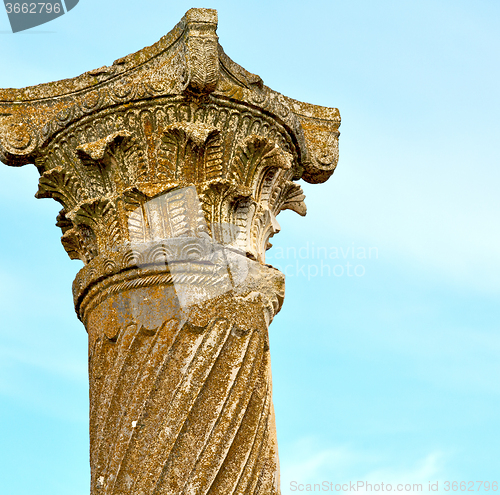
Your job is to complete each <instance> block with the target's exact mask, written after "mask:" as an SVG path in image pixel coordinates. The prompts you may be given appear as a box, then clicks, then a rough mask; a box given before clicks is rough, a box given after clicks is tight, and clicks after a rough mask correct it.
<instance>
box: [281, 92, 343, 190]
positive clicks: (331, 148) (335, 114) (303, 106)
mask: <svg viewBox="0 0 500 495" xmlns="http://www.w3.org/2000/svg"><path fill="white" fill-rule="evenodd" d="M286 101H287V103H288V105H290V107H291V109H292V111H293V113H294V114H295V115H296V117H297V118H298V119H299V122H300V125H301V127H302V130H303V132H304V137H305V140H306V146H307V152H308V156H306V157H304V159H303V165H304V174H303V175H302V179H304V180H305V181H306V182H309V183H311V184H319V183H321V182H325V181H326V180H328V178H329V177H330V176H331V175H332V174H333V172H334V171H335V168H336V167H337V163H338V160H339V135H340V132H339V126H340V113H339V111H338V109H337V108H327V107H320V106H318V105H311V104H309V103H303V102H301V101H297V100H293V99H292V98H286Z"/></svg>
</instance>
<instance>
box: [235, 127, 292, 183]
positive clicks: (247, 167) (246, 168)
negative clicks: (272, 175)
mask: <svg viewBox="0 0 500 495" xmlns="http://www.w3.org/2000/svg"><path fill="white" fill-rule="evenodd" d="M270 167H276V168H283V169H289V168H290V167H291V159H290V155H289V154H288V153H286V152H284V151H283V150H282V149H281V148H280V147H279V146H278V145H277V144H276V143H274V142H273V141H271V140H270V139H267V138H265V137H261V136H256V135H251V136H249V137H248V138H246V139H245V141H244V142H243V144H242V145H241V146H240V147H239V149H238V151H237V153H236V156H235V157H234V159H233V162H232V164H231V172H232V176H233V178H234V179H235V180H236V181H237V182H238V184H241V185H242V186H247V187H252V186H254V185H255V184H256V183H257V182H258V181H259V179H260V177H262V175H263V174H264V173H265V169H267V168H270Z"/></svg>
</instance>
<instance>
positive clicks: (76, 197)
mask: <svg viewBox="0 0 500 495" xmlns="http://www.w3.org/2000/svg"><path fill="white" fill-rule="evenodd" d="M35 197H36V198H54V199H55V200H56V201H58V202H59V203H61V204H62V205H63V206H64V207H65V208H66V209H67V210H71V209H73V208H74V207H75V206H77V205H78V204H79V203H80V202H82V201H84V200H85V199H86V193H85V189H84V188H83V187H82V184H81V182H80V180H79V179H78V178H77V177H75V175H74V174H73V173H71V172H70V171H68V170H64V169H63V168H62V167H56V168H53V169H51V170H48V171H47V172H44V174H43V175H42V176H41V177H40V180H39V186H38V192H37V193H36V194H35Z"/></svg>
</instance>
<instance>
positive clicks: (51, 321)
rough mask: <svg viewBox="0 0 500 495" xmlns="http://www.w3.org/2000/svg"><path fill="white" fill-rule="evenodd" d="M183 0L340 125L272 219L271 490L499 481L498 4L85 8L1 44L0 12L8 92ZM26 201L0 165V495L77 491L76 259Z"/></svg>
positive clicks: (85, 0)
mask: <svg viewBox="0 0 500 495" xmlns="http://www.w3.org/2000/svg"><path fill="white" fill-rule="evenodd" d="M194 6H203V7H210V8H217V9H218V11H219V29H218V35H219V39H220V43H221V45H222V46H223V47H224V49H225V51H226V53H227V54H228V55H229V56H230V57H231V58H233V60H235V61H236V62H237V63H239V64H240V65H242V66H243V67H245V68H246V69H247V70H249V71H251V72H255V73H257V74H259V75H260V76H261V77H262V78H263V80H264V82H265V84H267V85H268V86H270V87H272V88H273V89H275V90H277V91H280V92H282V93H283V94H285V95H287V96H290V97H293V98H295V99H298V100H303V101H307V102H310V103H315V104H320V105H325V106H335V107H338V108H339V109H340V112H341V115H342V126H341V138H340V161H339V165H338V168H337V170H336V172H335V174H334V175H333V176H332V178H331V179H330V180H329V181H328V182H327V183H326V184H323V185H315V186H311V185H308V184H306V185H303V187H304V190H305V192H306V195H307V199H306V203H307V205H308V215H307V217H305V218H301V217H299V216H298V215H295V214H294V213H292V212H288V211H286V212H284V213H283V214H281V215H280V216H279V217H278V220H279V222H280V224H281V227H282V232H281V233H280V234H278V235H277V236H275V237H274V239H273V241H272V242H273V244H274V248H273V249H272V250H271V251H269V257H268V260H269V262H271V263H273V264H275V265H279V266H281V268H283V269H285V268H286V267H287V266H288V274H289V275H288V276H287V281H286V284H287V285H286V291H287V294H286V299H285V305H284V307H283V309H282V311H281V313H280V314H279V315H278V316H277V317H276V319H275V321H274V322H273V324H272V326H271V329H270V335H271V352H272V362H273V377H274V403H275V408H276V415H277V428H278V438H279V449H280V461H281V469H282V491H283V493H284V494H287V495H288V494H289V493H294V492H293V491H291V485H290V482H291V481H297V482H299V483H320V482H322V481H324V480H327V481H331V482H334V483H337V482H339V483H340V482H346V481H357V480H367V481H372V482H374V483H376V482H381V481H383V482H385V483H388V482H394V483H396V482H402V483H407V482H408V483H413V482H415V483H423V484H424V488H425V487H426V486H427V484H428V482H429V481H433V482H434V481H437V480H440V481H441V483H442V482H443V481H445V480H450V481H453V480H458V481H462V480H463V481H469V480H489V481H495V480H496V481H500V480H499V478H500V473H499V471H498V466H499V462H500V445H499V438H500V427H499V421H498V418H499V417H500V381H499V376H500V359H499V358H500V333H499V331H498V330H499V320H500V318H499V295H500V277H499V275H500V233H499V219H500V195H499V193H498V190H499V183H500V167H499V165H500V163H499V161H500V160H499V152H498V144H497V143H498V135H499V132H500V124H499V119H498V115H499V111H500V96H499V91H498V81H499V80H500V57H499V53H500V29H499V26H500V4H499V3H498V2H496V1H493V0H491V1H487V0H478V1H476V2H474V3H472V2H465V1H462V0H454V1H444V0H434V1H432V2H431V1H426V0H424V1H422V0H421V1H418V2H417V1H406V0H401V1H399V2H394V1H384V0H379V1H378V2H370V1H367V0H366V1H361V0H353V1H349V2H347V1H342V2H341V1H334V0H332V1H325V2H319V1H315V0H310V1H308V2H294V1H289V2H283V1H276V2H272V1H270V2H258V1H254V2H246V3H243V2H241V3H237V2H229V1H227V2H221V1H215V0H214V1H213V2H212V3H211V4H205V5H194V4H192V3H190V2H184V1H176V2H171V3H169V2H165V1H156V0H152V1H150V2H148V3H147V6H146V4H142V3H139V2H132V1H131V0H124V1H122V2H118V1H116V0H109V1H107V2H97V1H96V0H81V1H80V3H79V4H78V6H77V7H75V8H74V9H73V10H72V11H71V12H70V13H68V14H67V15H64V16H62V17H60V18H59V19H56V20H54V21H52V22H51V23H49V24H46V25H43V26H40V27H38V28H34V29H33V30H30V31H26V32H24V33H18V34H15V35H14V34H12V33H10V32H9V31H10V27H9V24H8V19H7V15H6V14H5V13H1V12H0V46H1V48H0V53H1V64H2V65H1V71H0V87H23V86H28V85H33V84H38V83H42V82H47V81H53V80H58V79H63V78H66V77H74V76H76V75H78V74H81V73H82V72H85V71H87V70H90V69H94V68H97V67H100V66H102V65H109V64H111V63H112V62H113V60H115V59H116V58H119V57H121V56H124V55H126V54H128V53H131V52H134V51H137V50H139V49H140V48H142V47H144V46H146V45H150V44H152V43H154V42H155V41H157V40H158V39H159V38H160V37H161V36H163V35H164V34H166V33H167V32H168V31H169V30H170V29H171V28H172V27H173V26H174V25H175V24H176V23H177V22H178V21H179V19H180V18H181V17H182V15H183V14H184V12H185V11H186V10H188V9H189V8H191V7H194ZM36 190H37V172H36V169H35V168H34V167H32V166H26V167H23V168H21V169H13V168H8V167H5V166H3V165H2V166H0V211H2V212H3V214H2V215H1V216H0V235H1V239H2V242H1V243H0V280H2V282H3V283H1V284H0V296H1V297H0V418H1V421H2V424H3V435H2V441H1V442H0V459H1V462H0V479H1V480H2V487H3V488H2V492H3V493H7V494H9V495H25V494H26V495H27V494H29V495H38V494H43V495H63V494H64V495H67V494H72V495H73V494H75V495H80V494H81V495H84V494H87V493H88V491H89V488H88V483H89V468H88V435H87V431H88V425H87V408H88V399H87V397H88V383H87V370H86V366H87V349H86V334H85V331H84V329H83V326H82V325H81V323H80V322H79V321H78V320H77V319H76V316H75V314H74V310H73V307H72V299H71V282H72V280H73V278H74V275H75V274H76V271H77V270H78V269H79V268H80V267H81V263H80V262H76V261H70V260H69V258H67V255H66V253H65V252H64V249H63V248H62V246H61V244H60V242H59V237H60V231H59V229H57V228H56V227H55V226H54V223H55V217H56V215H57V212H58V210H59V207H58V206H59V205H58V204H57V203H55V202H53V201H50V200H35V199H34V197H33V195H34V194H35V192H36ZM312 243H314V246H313V244H312ZM287 247H289V248H290V247H293V248H295V254H294V251H293V250H291V249H289V250H288V257H286V258H283V257H281V254H283V253H286V248H287ZM313 247H314V249H316V250H317V248H319V247H323V248H326V251H327V253H335V248H336V249H337V252H338V253H339V257H338V258H330V257H328V258H327V259H318V258H317V256H315V259H312V252H313ZM300 248H303V249H302V251H300ZM307 248H309V249H307ZM369 248H372V250H371V257H369V256H368V254H367V255H366V258H360V257H358V254H360V253H362V252H363V249H365V251H366V252H367V253H368V252H369V251H368V250H369ZM319 252H320V253H323V252H324V250H323V251H319ZM353 252H354V253H355V255H354V259H353V258H352V253H353ZM306 254H307V256H306ZM316 254H318V251H316ZM301 255H303V256H302V257H301ZM322 262H323V276H320V275H321V273H320V269H321V263H322ZM348 262H349V263H351V264H352V267H351V268H350V270H354V268H355V267H356V266H358V268H357V274H361V273H362V275H361V276H357V275H354V274H353V273H354V272H352V271H351V272H350V273H351V274H352V276H349V275H348V271H347V270H348V268H347V263H348ZM325 265H328V267H329V268H330V270H333V271H334V274H333V275H330V276H328V270H327V269H326V268H325ZM335 267H337V268H335ZM360 267H361V268H360ZM341 268H342V270H343V271H342V273H341ZM335 270H336V272H335ZM308 273H309V276H308ZM315 273H317V275H314V276H313V274H315ZM337 274H339V275H337ZM441 486H443V485H441Z"/></svg>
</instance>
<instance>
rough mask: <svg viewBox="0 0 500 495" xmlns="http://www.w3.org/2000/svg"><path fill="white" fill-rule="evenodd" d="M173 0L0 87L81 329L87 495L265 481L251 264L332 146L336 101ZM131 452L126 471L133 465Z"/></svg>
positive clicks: (271, 288) (265, 422)
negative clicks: (113, 50)
mask: <svg viewBox="0 0 500 495" xmlns="http://www.w3.org/2000/svg"><path fill="white" fill-rule="evenodd" d="M216 28H217V12H216V11H215V10H210V9H191V10H190V11H188V12H187V13H186V15H185V16H184V17H183V19H182V20H181V21H180V22H179V24H178V25H177V26H176V27H175V28H174V29H173V30H172V31H171V32H170V33H169V34H167V35H166V36H164V37H163V38H162V39H161V40H160V41H158V43H156V44H154V45H153V46H151V47H148V48H144V49H143V50H141V51H139V52H137V53H134V54H132V55H128V56H126V57H123V58H121V59H118V60H116V61H115V62H114V63H113V64H112V65H111V66H109V67H101V68H99V69H95V70H91V71H89V72H86V73H85V74H82V75H81V76H79V77H76V78H74V79H70V80H65V81H59V82H54V83H49V84H43V85H40V86H35V87H29V88H24V89H4V90H0V159H1V160H2V161H3V162H4V163H6V164H7V165H12V166H19V165H24V164H28V163H33V164H35V165H36V167H37V169H38V170H39V172H40V176H41V177H40V182H39V189H38V192H37V197H38V198H54V199H55V200H56V201H58V202H59V203H60V204H61V205H62V210H61V212H60V214H59V216H58V223H57V225H58V226H59V227H60V228H61V229H62V232H63V235H62V244H63V246H64V248H65V249H66V251H67V252H68V254H69V256H70V257H71V258H72V259H80V260H82V261H83V263H84V264H85V266H84V268H83V269H82V270H80V272H79V273H78V275H77V277H76V279H75V282H74V287H73V292H74V300H75V307H76V310H77V313H78V316H79V317H80V319H81V320H82V321H83V323H84V324H85V326H86V328H87V331H88V333H89V340H90V346H89V349H90V350H89V352H90V356H89V359H90V387H91V417H90V422H91V428H90V429H91V465H92V493H93V494H98V493H99V494H118V493H134V494H139V493H144V494H146V493H148V494H149V493H155V494H156V493H158V494H160V493H214V494H215V493H217V494H224V493H228V494H229V493H236V492H237V493H240V492H243V491H245V490H247V491H246V492H245V493H278V492H279V483H278V472H277V469H278V468H277V466H278V464H277V447H276V441H275V434H274V416H273V412H272V403H271V382H270V363H269V356H268V353H269V347H268V344H267V327H268V325H269V322H270V321H271V320H272V318H273V316H274V315H275V314H276V312H277V311H279V308H280V307H281V304H282V302H283V297H284V281H283V276H282V275H281V273H280V272H278V271H277V270H275V269H273V268H272V267H270V266H268V265H266V264H265V252H266V249H268V248H269V246H270V244H269V238H270V237H272V236H273V235H274V234H275V233H277V232H278V231H279V229H280V227H279V224H278V221H277V218H276V217H277V216H278V214H279V213H280V211H282V210H284V209H291V210H294V211H295V212H297V213H298V214H300V215H305V213H306V206H305V203H304V199H305V198H304V194H303V192H302V189H301V187H300V185H299V184H298V183H297V181H298V180H299V179H304V180H305V181H307V182H310V183H319V182H324V181H325V180H327V179H328V178H329V177H330V175H331V174H332V173H333V171H334V170H335V167H336V164H337V160H338V136H339V132H338V127H339V125H340V116H339V112H338V110H337V109H334V108H324V107H319V106H316V105H310V104H307V103H302V102H299V101H296V100H293V99H291V98H288V97H285V96H283V95H281V94H279V93H277V92H275V91H273V90H272V89H270V88H268V87H267V86H265V85H264V83H263V81H262V79H261V78H260V77H259V76H256V75H254V74H251V73H249V72H247V71H246V70H245V69H243V68H242V67H240V66H239V65H238V64H236V63H235V62H233V61H232V60H231V59H230V58H229V57H228V56H227V55H226V54H225V53H224V51H223V49H222V47H221V46H220V45H219V42H218V37H217V35H216ZM138 466H140V468H139V467H138Z"/></svg>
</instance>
